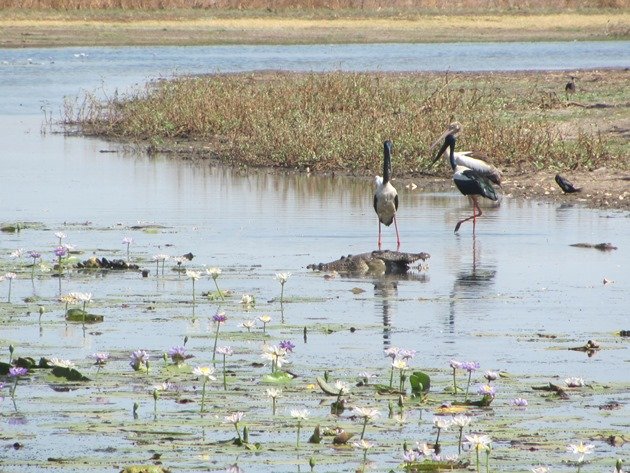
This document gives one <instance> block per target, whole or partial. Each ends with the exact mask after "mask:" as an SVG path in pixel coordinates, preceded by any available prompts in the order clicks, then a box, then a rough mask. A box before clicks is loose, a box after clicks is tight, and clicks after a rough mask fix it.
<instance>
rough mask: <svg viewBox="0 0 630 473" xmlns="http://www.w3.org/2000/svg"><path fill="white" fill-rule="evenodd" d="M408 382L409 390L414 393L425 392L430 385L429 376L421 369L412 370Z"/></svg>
mask: <svg viewBox="0 0 630 473" xmlns="http://www.w3.org/2000/svg"><path fill="white" fill-rule="evenodd" d="M409 383H410V384H411V392H412V393H414V394H415V395H419V394H426V393H428V392H429V388H430V387H431V378H430V377H429V375H428V374H426V373H423V372H422V371H414V372H413V373H412V374H411V376H409Z"/></svg>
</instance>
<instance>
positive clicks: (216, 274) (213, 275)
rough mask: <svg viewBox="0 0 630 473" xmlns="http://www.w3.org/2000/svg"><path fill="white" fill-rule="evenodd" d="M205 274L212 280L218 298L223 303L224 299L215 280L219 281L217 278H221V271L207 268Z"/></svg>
mask: <svg viewBox="0 0 630 473" xmlns="http://www.w3.org/2000/svg"><path fill="white" fill-rule="evenodd" d="M206 274H207V275H208V276H210V277H211V278H212V280H213V281H214V286H215V287H216V288H217V292H218V293H219V297H220V298H221V300H222V301H224V300H225V297H224V296H223V292H221V289H219V284H218V283H217V279H219V276H221V269H220V268H208V269H206Z"/></svg>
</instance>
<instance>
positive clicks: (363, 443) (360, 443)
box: [352, 439, 374, 450]
mask: <svg viewBox="0 0 630 473" xmlns="http://www.w3.org/2000/svg"><path fill="white" fill-rule="evenodd" d="M352 445H353V446H354V447H356V448H360V449H361V450H369V449H370V448H372V447H373V446H374V444H373V443H372V442H368V441H367V440H365V439H361V440H360V441H358V442H352Z"/></svg>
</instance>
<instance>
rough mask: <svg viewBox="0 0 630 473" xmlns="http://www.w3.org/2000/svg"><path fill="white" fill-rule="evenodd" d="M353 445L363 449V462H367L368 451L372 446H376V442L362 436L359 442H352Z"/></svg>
mask: <svg viewBox="0 0 630 473" xmlns="http://www.w3.org/2000/svg"><path fill="white" fill-rule="evenodd" d="M352 445H353V446H354V447H356V448H360V449H361V450H363V463H364V464H365V462H366V461H367V452H368V450H369V449H370V448H372V447H373V446H374V444H373V443H371V442H368V441H367V440H365V439H363V438H361V440H359V441H358V442H352Z"/></svg>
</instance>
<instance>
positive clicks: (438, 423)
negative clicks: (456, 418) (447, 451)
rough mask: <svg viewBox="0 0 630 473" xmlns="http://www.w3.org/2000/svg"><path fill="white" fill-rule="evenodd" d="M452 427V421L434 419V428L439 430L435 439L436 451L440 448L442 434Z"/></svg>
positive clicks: (440, 418) (442, 418) (441, 418)
mask: <svg viewBox="0 0 630 473" xmlns="http://www.w3.org/2000/svg"><path fill="white" fill-rule="evenodd" d="M451 425H452V420H451V419H448V418H445V417H434V418H433V426H434V427H435V428H436V429H437V435H436V437H435V442H434V445H435V450H439V448H440V433H441V432H442V431H443V430H444V431H447V430H448V429H450V427H451Z"/></svg>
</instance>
